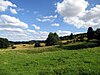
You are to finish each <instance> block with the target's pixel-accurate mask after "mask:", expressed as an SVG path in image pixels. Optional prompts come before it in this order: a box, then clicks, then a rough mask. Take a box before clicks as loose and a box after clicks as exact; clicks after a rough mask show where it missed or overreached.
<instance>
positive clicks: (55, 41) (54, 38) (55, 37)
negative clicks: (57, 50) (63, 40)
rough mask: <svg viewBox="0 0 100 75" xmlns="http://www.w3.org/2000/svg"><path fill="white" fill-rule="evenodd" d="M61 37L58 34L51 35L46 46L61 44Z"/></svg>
mask: <svg viewBox="0 0 100 75" xmlns="http://www.w3.org/2000/svg"><path fill="white" fill-rule="evenodd" d="M59 40H60V38H59V36H58V35H57V33H51V32H50V33H49V35H48V38H47V39H46V46H51V45H57V44H58V43H59Z"/></svg>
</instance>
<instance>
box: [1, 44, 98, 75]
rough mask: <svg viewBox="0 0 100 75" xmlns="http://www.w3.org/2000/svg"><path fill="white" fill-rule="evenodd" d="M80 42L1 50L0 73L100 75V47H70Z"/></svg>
mask: <svg viewBox="0 0 100 75" xmlns="http://www.w3.org/2000/svg"><path fill="white" fill-rule="evenodd" d="M80 44H81V45H83V44H84V43H76V44H69V45H65V46H63V47H64V48H63V47H61V48H58V47H57V46H50V47H42V48H32V49H29V50H12V51H9V50H8V51H5V50H3V51H0V75H100V60H99V58H100V47H94V48H87V49H86V48H85V49H78V50H68V48H67V47H69V48H71V47H70V46H72V45H73V46H74V45H75V46H76V45H77V46H78V45H80ZM72 49H73V48H72Z"/></svg>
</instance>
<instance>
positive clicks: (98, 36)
mask: <svg viewBox="0 0 100 75" xmlns="http://www.w3.org/2000/svg"><path fill="white" fill-rule="evenodd" d="M95 38H96V39H97V40H99V41H100V28H98V29H97V30H96V31H95Z"/></svg>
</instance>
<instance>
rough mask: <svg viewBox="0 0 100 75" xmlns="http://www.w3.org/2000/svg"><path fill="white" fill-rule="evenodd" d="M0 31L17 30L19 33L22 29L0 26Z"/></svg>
mask: <svg viewBox="0 0 100 75" xmlns="http://www.w3.org/2000/svg"><path fill="white" fill-rule="evenodd" d="M0 31H4V32H6V31H7V32H19V33H23V32H24V31H23V30H22V29H20V28H0Z"/></svg>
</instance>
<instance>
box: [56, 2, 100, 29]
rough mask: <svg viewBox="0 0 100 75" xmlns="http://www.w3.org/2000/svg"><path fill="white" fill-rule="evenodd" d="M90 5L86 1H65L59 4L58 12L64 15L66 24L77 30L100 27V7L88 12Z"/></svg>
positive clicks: (97, 6)
mask: <svg viewBox="0 0 100 75" xmlns="http://www.w3.org/2000/svg"><path fill="white" fill-rule="evenodd" d="M88 5H89V3H88V2H87V1H86V0H63V1H62V2H61V3H57V12H58V13H59V14H60V15H62V16H63V17H64V18H63V19H64V22H66V23H69V24H71V25H74V26H76V27H77V28H88V27H90V26H91V27H93V28H94V29H96V28H97V27H100V14H99V13H100V5H96V6H95V7H93V8H91V9H90V10H86V8H87V7H88Z"/></svg>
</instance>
